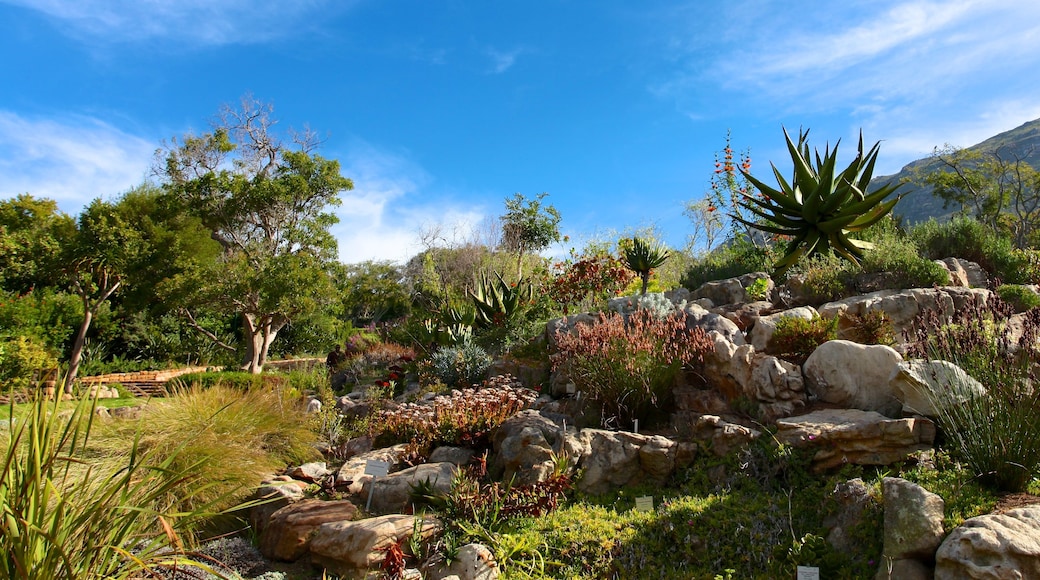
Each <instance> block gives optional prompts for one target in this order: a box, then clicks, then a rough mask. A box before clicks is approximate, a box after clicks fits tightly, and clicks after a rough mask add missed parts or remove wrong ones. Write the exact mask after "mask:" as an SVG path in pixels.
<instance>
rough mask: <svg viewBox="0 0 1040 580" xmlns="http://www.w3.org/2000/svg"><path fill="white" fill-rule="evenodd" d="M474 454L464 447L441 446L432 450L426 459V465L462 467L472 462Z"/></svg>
mask: <svg viewBox="0 0 1040 580" xmlns="http://www.w3.org/2000/svg"><path fill="white" fill-rule="evenodd" d="M475 454H476V452H475V451H474V450H472V449H467V448H465V447H449V446H447V445H443V446H441V447H438V448H436V449H434V450H433V453H430V457H429V458H428V459H427V462H428V463H453V464H455V465H458V466H459V467H462V466H463V465H466V464H468V463H469V462H470V461H472V460H473V456H474V455H475Z"/></svg>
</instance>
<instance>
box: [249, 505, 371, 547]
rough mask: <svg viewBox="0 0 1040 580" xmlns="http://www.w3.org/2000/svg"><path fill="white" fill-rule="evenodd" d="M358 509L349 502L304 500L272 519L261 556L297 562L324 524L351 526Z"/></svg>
mask: <svg viewBox="0 0 1040 580" xmlns="http://www.w3.org/2000/svg"><path fill="white" fill-rule="evenodd" d="M357 511H358V510H357V507H355V506H354V504H353V503H351V502H349V501H346V500H338V501H321V500H317V499H305V500H301V501H298V502H296V503H293V504H290V505H288V506H286V507H284V508H282V509H280V510H278V511H276V512H274V514H272V515H271V518H270V519H269V520H268V522H267V526H266V527H265V528H264V531H263V532H262V533H261V534H260V552H261V553H263V555H264V556H265V557H267V558H270V559H273V560H283V561H287V562H295V561H296V560H299V559H300V558H301V557H303V556H304V555H305V554H306V553H307V550H308V546H309V544H310V542H311V536H312V535H313V534H314V531H315V530H317V529H318V528H319V527H320V526H321V525H322V524H326V523H329V522H349V521H350V520H353V519H354V518H355V517H356V516H357Z"/></svg>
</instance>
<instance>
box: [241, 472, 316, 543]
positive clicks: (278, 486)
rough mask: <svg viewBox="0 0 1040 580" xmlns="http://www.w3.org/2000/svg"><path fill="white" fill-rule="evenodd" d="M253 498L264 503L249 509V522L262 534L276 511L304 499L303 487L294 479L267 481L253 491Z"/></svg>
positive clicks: (257, 532) (255, 531)
mask: <svg viewBox="0 0 1040 580" xmlns="http://www.w3.org/2000/svg"><path fill="white" fill-rule="evenodd" d="M253 499H255V500H261V501H263V503H260V504H258V505H254V506H253V507H252V508H250V510H249V523H250V525H252V527H253V532H254V533H256V534H262V533H263V531H264V528H266V527H267V522H268V521H269V520H270V519H271V515H273V514H274V513H275V512H276V511H278V510H280V509H282V508H283V507H285V506H287V505H289V504H291V503H295V502H297V501H300V500H301V499H303V489H302V488H301V487H300V486H299V485H296V483H295V482H292V481H284V480H283V481H266V482H264V483H263V484H261V485H260V487H258V488H257V490H256V492H254V493H253Z"/></svg>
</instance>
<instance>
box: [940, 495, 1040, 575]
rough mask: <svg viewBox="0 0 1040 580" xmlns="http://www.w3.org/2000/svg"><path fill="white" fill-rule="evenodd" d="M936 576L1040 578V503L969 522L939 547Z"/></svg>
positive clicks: (956, 530)
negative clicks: (1039, 504)
mask: <svg viewBox="0 0 1040 580" xmlns="http://www.w3.org/2000/svg"><path fill="white" fill-rule="evenodd" d="M935 578H936V580H948V579H949V580H953V579H960V578H972V579H981V578H985V579H991V578H992V579H998V578H1000V579H1003V578H1021V579H1031V578H1040V506H1029V507H1024V508H1018V509H1014V510H1011V511H1008V512H1006V513H1004V514H990V515H984V516H979V517H975V518H971V519H969V520H967V521H965V522H964V523H963V524H961V525H960V526H959V527H957V528H956V529H954V530H953V531H952V532H950V535H949V536H947V537H946V539H945V540H944V541H943V543H942V545H940V546H939V550H938V551H937V552H936V554H935Z"/></svg>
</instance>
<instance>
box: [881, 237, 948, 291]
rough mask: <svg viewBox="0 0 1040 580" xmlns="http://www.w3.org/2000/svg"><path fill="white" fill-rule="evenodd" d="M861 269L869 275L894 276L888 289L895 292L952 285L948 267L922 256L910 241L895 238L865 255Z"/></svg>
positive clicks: (890, 238) (886, 238) (887, 240)
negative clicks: (896, 290)
mask: <svg viewBox="0 0 1040 580" xmlns="http://www.w3.org/2000/svg"><path fill="white" fill-rule="evenodd" d="M860 266H861V269H862V271H863V273H866V274H870V273H880V272H885V273H888V274H889V275H890V276H891V279H890V280H889V281H888V286H889V287H892V288H894V289H903V288H931V287H932V286H945V285H947V284H949V283H950V276H949V273H948V272H947V271H946V269H945V268H943V267H942V266H940V265H939V264H937V263H935V262H934V261H932V259H930V258H924V257H921V256H920V255H919V254H918V251H917V247H916V245H915V244H914V243H913V241H911V240H910V239H907V238H903V237H899V236H895V235H891V236H886V237H885V238H884V239H882V240H879V241H878V242H877V243H876V244H875V246H874V248H873V249H871V250H869V251H867V252H865V253H864V256H863V260H862V262H861V264H860Z"/></svg>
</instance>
